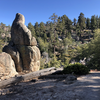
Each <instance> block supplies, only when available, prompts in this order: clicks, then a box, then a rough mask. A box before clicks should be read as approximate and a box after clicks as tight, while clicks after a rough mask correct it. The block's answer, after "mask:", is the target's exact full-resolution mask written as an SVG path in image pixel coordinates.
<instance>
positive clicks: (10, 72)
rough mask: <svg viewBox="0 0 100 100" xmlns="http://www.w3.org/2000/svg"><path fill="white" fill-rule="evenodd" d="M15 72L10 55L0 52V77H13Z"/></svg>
mask: <svg viewBox="0 0 100 100" xmlns="http://www.w3.org/2000/svg"><path fill="white" fill-rule="evenodd" d="M16 74H18V73H17V72H16V69H15V64H14V62H13V60H12V58H11V56H10V55H9V54H7V53H5V52H2V53H1V54H0V78H1V79H6V78H9V77H13V76H15V75H16Z"/></svg>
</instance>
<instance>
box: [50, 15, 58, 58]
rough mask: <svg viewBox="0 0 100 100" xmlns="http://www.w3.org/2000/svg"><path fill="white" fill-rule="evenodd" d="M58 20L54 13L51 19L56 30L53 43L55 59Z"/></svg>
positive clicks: (54, 30)
mask: <svg viewBox="0 0 100 100" xmlns="http://www.w3.org/2000/svg"><path fill="white" fill-rule="evenodd" d="M57 18H58V16H57V15H56V14H55V13H53V15H52V16H51V17H50V18H49V19H51V20H52V22H53V24H54V28H53V33H54V41H53V45H54V57H55V43H56V26H57Z"/></svg>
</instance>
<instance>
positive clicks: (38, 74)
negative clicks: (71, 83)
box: [0, 67, 63, 88]
mask: <svg viewBox="0 0 100 100" xmlns="http://www.w3.org/2000/svg"><path fill="white" fill-rule="evenodd" d="M61 70H63V69H61V68H58V69H56V68H55V67H51V68H47V69H43V70H40V71H36V72H31V73H28V74H25V75H19V76H17V77H12V78H9V79H7V80H3V81H0V88H3V87H5V86H7V85H11V84H16V83H19V82H21V81H26V80H30V79H33V78H36V77H41V76H45V75H49V74H53V73H55V72H57V71H58V72H59V71H61Z"/></svg>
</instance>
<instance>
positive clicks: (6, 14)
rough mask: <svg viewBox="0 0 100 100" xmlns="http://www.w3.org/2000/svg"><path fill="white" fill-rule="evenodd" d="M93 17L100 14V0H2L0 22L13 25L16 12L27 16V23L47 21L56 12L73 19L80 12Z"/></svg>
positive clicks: (0, 1) (0, 3)
mask: <svg viewBox="0 0 100 100" xmlns="http://www.w3.org/2000/svg"><path fill="white" fill-rule="evenodd" d="M81 12H82V13H83V14H84V15H85V17H86V18H87V17H89V18H91V16H92V15H98V16H99V15H100V0H0V23H1V22H3V23H4V24H6V25H12V22H13V20H14V18H15V15H16V13H21V14H23V15H24V16H25V25H28V23H29V22H31V23H32V24H33V25H34V24H35V23H36V22H38V23H40V22H44V23H46V22H47V21H49V20H50V19H49V17H50V16H51V15H52V14H53V13H55V14H56V15H58V16H62V15H64V14H65V15H66V16H68V17H69V19H71V20H72V21H73V19H74V18H76V19H78V16H79V14H80V13H81Z"/></svg>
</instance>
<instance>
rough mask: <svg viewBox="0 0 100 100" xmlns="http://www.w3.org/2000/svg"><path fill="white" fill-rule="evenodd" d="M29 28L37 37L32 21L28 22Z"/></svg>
mask: <svg viewBox="0 0 100 100" xmlns="http://www.w3.org/2000/svg"><path fill="white" fill-rule="evenodd" d="M28 29H29V30H30V31H31V33H32V36H34V37H36V36H35V29H34V26H33V25H32V24H31V23H28Z"/></svg>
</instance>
